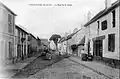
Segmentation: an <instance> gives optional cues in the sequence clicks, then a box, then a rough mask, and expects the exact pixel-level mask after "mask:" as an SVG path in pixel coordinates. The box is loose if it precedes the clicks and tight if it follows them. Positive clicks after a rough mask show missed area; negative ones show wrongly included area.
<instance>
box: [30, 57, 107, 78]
mask: <svg viewBox="0 0 120 79" xmlns="http://www.w3.org/2000/svg"><path fill="white" fill-rule="evenodd" d="M28 79H109V78H107V77H105V76H103V75H100V74H98V73H95V72H93V71H92V70H90V69H88V68H85V67H84V66H81V65H80V64H78V63H75V62H73V61H71V60H69V59H63V60H61V61H60V62H58V63H55V64H53V65H52V66H50V67H48V68H46V69H43V70H41V71H39V72H37V73H36V74H35V75H31V76H30V77H29V78H28Z"/></svg>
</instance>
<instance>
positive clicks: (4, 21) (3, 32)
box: [0, 4, 15, 59]
mask: <svg viewBox="0 0 120 79" xmlns="http://www.w3.org/2000/svg"><path fill="white" fill-rule="evenodd" d="M8 14H11V13H10V12H9V11H8V10H6V8H4V7H3V6H2V5H1V4H0V37H1V38H2V39H1V40H0V42H1V45H2V46H1V49H2V50H1V52H0V53H1V54H2V56H3V57H4V59H9V58H10V57H9V55H10V53H9V42H11V43H12V48H11V50H12V53H11V55H12V57H14V48H15V46H14V28H15V26H14V18H15V16H14V15H13V14H11V15H12V19H11V20H12V26H11V27H12V32H11V33H9V32H8Z"/></svg>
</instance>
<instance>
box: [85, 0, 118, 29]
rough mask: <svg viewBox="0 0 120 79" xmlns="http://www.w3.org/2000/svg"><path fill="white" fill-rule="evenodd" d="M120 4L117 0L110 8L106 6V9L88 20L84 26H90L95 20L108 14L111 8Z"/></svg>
mask: <svg viewBox="0 0 120 79" xmlns="http://www.w3.org/2000/svg"><path fill="white" fill-rule="evenodd" d="M118 6H120V1H119V0H117V1H116V2H114V3H113V4H112V5H111V6H110V7H109V8H105V9H104V10H102V11H100V12H99V13H97V14H96V15H95V16H94V17H93V18H92V19H91V20H90V21H89V22H87V23H86V24H85V25H84V26H85V27H86V26H88V25H89V24H91V23H93V22H95V21H96V20H98V19H99V18H101V17H103V16H105V15H106V14H108V13H109V12H110V11H111V10H113V9H114V8H116V7H118Z"/></svg>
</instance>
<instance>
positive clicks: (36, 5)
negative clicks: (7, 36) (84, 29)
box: [0, 0, 116, 39]
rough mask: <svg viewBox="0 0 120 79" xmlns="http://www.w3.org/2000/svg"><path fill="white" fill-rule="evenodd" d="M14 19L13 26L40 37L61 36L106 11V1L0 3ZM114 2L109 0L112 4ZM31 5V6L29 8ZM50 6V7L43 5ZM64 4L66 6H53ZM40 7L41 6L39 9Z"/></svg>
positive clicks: (22, 0) (20, 0)
mask: <svg viewBox="0 0 120 79" xmlns="http://www.w3.org/2000/svg"><path fill="white" fill-rule="evenodd" d="M0 1H1V2H2V3H3V4H5V5H6V6H7V7H8V8H10V9H11V10H12V11H13V12H14V13H16V14H17V16H16V22H15V23H16V24H17V25H21V26H22V27H24V28H26V29H27V30H28V31H29V32H30V33H32V34H33V35H35V36H38V37H40V38H48V39H49V38H50V37H51V35H52V34H60V35H64V34H65V32H69V33H71V32H72V31H73V30H74V29H75V28H78V29H79V28H81V26H82V25H84V24H85V23H86V22H87V14H88V12H90V13H91V18H92V17H93V16H95V14H96V13H98V12H99V11H101V10H102V9H104V8H105V0H0ZM115 1H116V0H111V3H113V2H115ZM31 4H33V5H31ZM44 4H46V5H47V4H51V5H52V6H43V5H44ZM56 4H63V5H65V4H66V5H69V6H55V5H56ZM41 5H42V6H41Z"/></svg>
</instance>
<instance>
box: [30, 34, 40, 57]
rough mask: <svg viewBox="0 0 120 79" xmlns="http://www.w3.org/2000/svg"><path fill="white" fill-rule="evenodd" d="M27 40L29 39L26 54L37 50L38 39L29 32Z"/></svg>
mask: <svg viewBox="0 0 120 79" xmlns="http://www.w3.org/2000/svg"><path fill="white" fill-rule="evenodd" d="M28 41H29V45H28V55H29V56H31V55H34V54H35V53H36V52H37V51H38V49H37V48H38V41H37V38H36V37H35V36H34V35H33V34H31V33H29V35H28Z"/></svg>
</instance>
